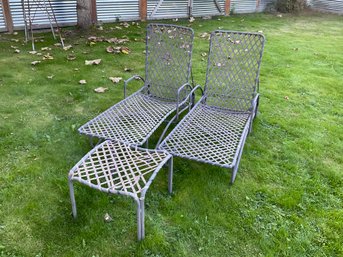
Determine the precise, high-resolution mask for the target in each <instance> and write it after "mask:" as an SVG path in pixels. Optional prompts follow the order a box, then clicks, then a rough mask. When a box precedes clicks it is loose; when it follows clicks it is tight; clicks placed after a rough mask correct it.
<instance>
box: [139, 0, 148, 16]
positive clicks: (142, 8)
mask: <svg viewBox="0 0 343 257" xmlns="http://www.w3.org/2000/svg"><path fill="white" fill-rule="evenodd" d="M147 11H148V8H147V0H139V18H140V19H141V21H145V20H146V18H147Z"/></svg>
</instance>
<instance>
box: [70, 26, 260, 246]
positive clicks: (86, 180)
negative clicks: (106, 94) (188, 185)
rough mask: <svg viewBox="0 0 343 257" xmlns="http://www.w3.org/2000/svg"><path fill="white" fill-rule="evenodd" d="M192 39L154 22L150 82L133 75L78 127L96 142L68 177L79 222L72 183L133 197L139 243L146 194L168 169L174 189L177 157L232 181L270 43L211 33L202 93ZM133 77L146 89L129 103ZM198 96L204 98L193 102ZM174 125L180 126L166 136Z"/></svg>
mask: <svg viewBox="0 0 343 257" xmlns="http://www.w3.org/2000/svg"><path fill="white" fill-rule="evenodd" d="M193 38H194V32H193V30H192V29H191V28H188V27H182V26H176V25H167V24H149V25H148V27H147V35H146V66H145V78H143V77H141V76H138V75H135V76H133V77H131V78H130V79H128V80H126V81H125V83H124V100H122V101H121V102H119V103H117V104H115V105H113V106H112V107H110V108H109V109H107V110H106V111H104V112H103V113H101V114H100V115H98V116H97V117H95V118H94V119H92V120H91V121H89V122H87V123H86V124H85V125H83V126H82V127H80V128H79V132H80V133H81V134H85V135H87V136H89V137H90V139H91V141H92V139H93V138H97V139H98V143H97V145H96V146H95V147H94V148H93V149H92V150H91V151H90V152H89V153H88V154H86V155H85V156H84V157H83V158H82V159H81V160H80V161H79V162H78V163H77V164H76V165H75V166H74V167H73V168H72V169H71V171H70V172H69V188H70V197H71V202H72V212H73V216H74V217H75V218H76V203H75V197H74V187H73V182H74V181H78V182H80V183H82V184H85V185H88V186H89V187H91V188H94V189H97V190H100V191H102V192H106V193H111V194H119V195H126V196H130V197H132V198H133V199H134V200H135V202H136V203H137V226H138V230H137V234H138V240H141V239H143V238H144V235H145V229H144V214H145V209H144V199H145V195H146V192H147V190H148V189H149V186H150V185H151V183H152V181H153V180H154V178H155V177H156V175H157V173H158V172H159V170H160V169H161V168H162V167H163V166H164V165H168V168H169V174H168V190H169V192H170V193H171V192H172V179H173V156H179V157H182V158H186V159H191V160H196V161H199V162H204V163H209V164H212V165H217V166H220V167H224V168H229V169H231V170H232V175H231V183H233V182H234V180H235V178H236V174H237V170H238V166H239V162H240V158H241V155H242V151H243V147H244V144H245V141H246V138H247V136H248V134H249V132H250V131H251V129H252V123H253V120H254V118H255V117H256V114H257V109H258V104H259V94H258V91H259V71H260V64H261V59H262V54H263V48H264V41H265V39H264V36H263V35H262V34H260V33H245V32H235V31H223V30H217V31H214V32H212V33H211V37H210V47H209V54H208V61H207V72H206V82H205V86H204V88H203V89H202V87H201V86H199V85H197V86H194V85H193V84H192V83H190V82H189V81H190V75H191V60H192V49H193ZM133 79H137V80H141V81H142V83H143V86H142V87H141V89H140V90H138V91H137V92H136V93H134V94H132V95H131V96H129V97H126V90H127V86H128V84H129V82H130V81H132V80H133ZM197 90H199V91H200V92H201V98H200V99H199V100H198V101H197V102H196V103H195V100H196V99H195V91H197ZM186 111H188V113H187V114H186V115H185V117H184V118H183V119H181V120H180V121H179V122H178V120H179V118H180V115H181V114H182V113H184V112H186ZM168 119H169V120H168ZM163 122H166V123H167V125H166V128H165V129H164V131H163V133H162V134H161V136H160V138H159V140H158V143H157V146H156V149H148V139H149V137H150V136H151V135H152V134H153V133H154V132H155V131H156V130H157V129H158V128H159V127H160V125H161V124H162V123H163ZM175 122H178V124H177V125H176V127H175V128H174V129H173V130H172V131H171V132H170V133H169V134H168V135H167V136H165V135H166V133H167V130H168V128H169V126H170V125H171V124H172V123H175ZM143 145H145V148H143Z"/></svg>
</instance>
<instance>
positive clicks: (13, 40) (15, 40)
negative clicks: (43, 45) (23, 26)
mask: <svg viewBox="0 0 343 257" xmlns="http://www.w3.org/2000/svg"><path fill="white" fill-rule="evenodd" d="M11 41H12V42H16V43H18V42H19V39H14V38H12V39H11Z"/></svg>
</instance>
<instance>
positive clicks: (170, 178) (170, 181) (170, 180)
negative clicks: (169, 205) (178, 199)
mask: <svg viewBox="0 0 343 257" xmlns="http://www.w3.org/2000/svg"><path fill="white" fill-rule="evenodd" d="M168 166H169V172H168V192H169V194H171V193H172V192H173V157H171V158H170V159H169V165H168Z"/></svg>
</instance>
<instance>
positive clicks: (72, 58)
mask: <svg viewBox="0 0 343 257" xmlns="http://www.w3.org/2000/svg"><path fill="white" fill-rule="evenodd" d="M67 60H68V61H74V60H76V56H75V55H73V54H68V56H67Z"/></svg>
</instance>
